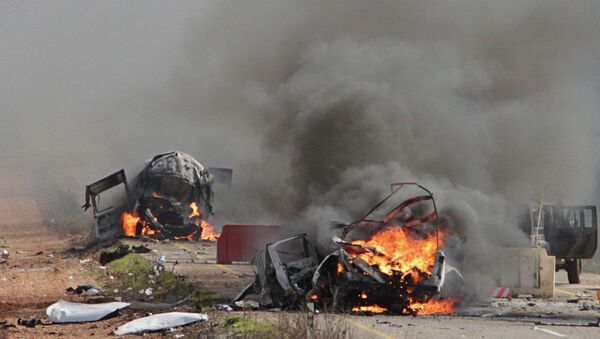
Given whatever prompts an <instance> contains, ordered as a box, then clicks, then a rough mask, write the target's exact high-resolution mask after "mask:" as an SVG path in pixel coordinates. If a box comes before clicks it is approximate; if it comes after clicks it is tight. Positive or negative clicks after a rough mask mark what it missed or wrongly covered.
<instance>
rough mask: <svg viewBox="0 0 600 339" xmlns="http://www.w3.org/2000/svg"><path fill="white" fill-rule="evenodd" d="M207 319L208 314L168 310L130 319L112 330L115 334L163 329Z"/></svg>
mask: <svg viewBox="0 0 600 339" xmlns="http://www.w3.org/2000/svg"><path fill="white" fill-rule="evenodd" d="M206 320H208V316H207V315H206V314H203V313H187V312H169V313H160V314H154V315H151V316H148V317H144V318H139V319H136V320H132V321H130V322H128V323H126V324H123V325H121V326H119V328H117V329H116V330H115V331H114V334H116V335H125V334H134V333H143V332H153V331H160V330H165V329H168V328H172V327H177V326H183V325H189V324H193V323H196V322H199V321H206Z"/></svg>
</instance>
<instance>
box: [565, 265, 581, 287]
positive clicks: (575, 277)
mask: <svg viewBox="0 0 600 339" xmlns="http://www.w3.org/2000/svg"><path fill="white" fill-rule="evenodd" d="M566 269H567V276H568V278H569V284H579V282H580V280H579V272H580V271H581V261H580V260H579V259H573V260H571V261H569V262H568V263H567V268H566Z"/></svg>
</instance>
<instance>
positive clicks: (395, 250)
mask: <svg viewBox="0 0 600 339" xmlns="http://www.w3.org/2000/svg"><path fill="white" fill-rule="evenodd" d="M407 186H412V187H413V188H416V189H417V190H419V191H420V192H424V193H425V194H423V193H420V194H421V195H417V196H414V197H411V198H408V199H406V200H404V201H402V202H401V203H399V204H397V205H395V206H394V205H391V206H393V208H391V209H388V208H386V206H387V205H389V203H390V201H391V200H392V199H391V198H392V197H394V196H396V195H397V193H398V192H399V191H400V190H401V189H402V188H404V187H407ZM382 212H385V213H383V214H382ZM417 214H421V216H417ZM437 220H438V213H437V208H436V206H435V200H434V198H433V194H432V193H431V192H430V191H428V190H427V189H426V188H424V187H422V186H420V185H418V184H416V183H399V184H394V185H392V193H391V194H390V195H388V196H387V197H386V198H385V199H384V200H382V201H381V202H380V203H378V204H377V205H376V206H375V207H374V208H373V209H372V210H371V211H369V213H367V214H366V215H365V216H364V217H363V218H362V219H360V220H358V221H355V222H352V223H350V224H347V225H344V224H342V225H340V226H341V227H343V231H342V232H341V235H340V237H338V236H333V237H332V242H333V245H334V246H335V248H336V249H335V250H334V251H333V252H331V253H330V254H328V255H326V256H324V257H323V258H322V259H321V260H319V259H320V256H319V255H318V254H317V251H316V250H315V247H313V245H312V244H311V242H310V241H309V239H308V237H307V235H305V234H301V235H297V236H294V237H291V238H287V239H283V240H280V241H277V242H275V243H271V244H268V245H267V246H266V249H265V250H264V251H260V252H258V253H257V254H256V256H255V258H254V263H255V265H256V279H255V282H254V283H252V284H250V285H249V286H247V287H246V288H245V289H244V290H243V291H242V292H241V293H240V294H239V295H238V296H237V297H236V298H235V299H234V302H238V301H241V300H243V299H245V298H246V297H250V296H251V295H255V296H257V297H258V300H259V303H260V305H261V307H264V308H297V307H300V306H301V305H302V304H303V303H305V302H314V303H315V306H316V307H318V308H319V309H322V310H330V311H342V312H347V311H351V312H364V313H390V314H405V315H417V314H445V313H452V312H453V310H454V309H455V308H456V306H457V303H458V299H457V298H456V297H452V296H450V295H449V294H448V293H447V292H446V291H445V289H446V287H447V285H449V284H453V285H456V284H459V285H460V284H462V282H463V281H462V276H461V274H460V272H459V271H458V270H457V269H456V268H454V267H452V266H451V265H449V264H448V262H447V260H446V256H445V255H444V252H442V250H441V248H443V247H444V238H445V235H446V233H445V232H446V231H445V230H444V229H442V228H441V227H440V226H438V225H439V223H437V222H436V221H437Z"/></svg>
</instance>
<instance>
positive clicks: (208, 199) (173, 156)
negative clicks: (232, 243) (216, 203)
mask: <svg viewBox="0 0 600 339" xmlns="http://www.w3.org/2000/svg"><path fill="white" fill-rule="evenodd" d="M231 177H232V170H231V169H225V168H204V167H203V166H202V165H201V164H200V163H199V162H198V161H196V160H195V159H194V158H192V157H191V156H190V155H188V154H185V153H181V152H169V153H164V154H159V155H157V156H155V157H154V158H152V159H151V160H149V161H148V162H147V164H146V167H145V168H144V170H143V171H142V172H141V173H140V174H139V175H138V176H137V177H136V179H135V183H134V185H133V191H131V190H130V188H129V185H128V183H127V179H126V177H125V171H124V170H121V171H119V172H117V173H114V174H112V175H110V176H108V177H106V178H104V179H101V180H99V181H97V182H95V183H93V184H91V185H88V186H87V187H86V203H85V205H84V206H83V208H84V209H86V210H87V209H88V208H90V207H93V210H94V218H95V219H96V235H97V236H98V237H105V236H106V235H107V234H113V233H116V232H119V231H120V232H121V233H122V234H123V235H124V236H126V237H137V236H151V237H156V238H161V239H162V238H173V239H191V240H199V239H202V240H212V241H215V240H216V239H217V238H218V234H217V233H216V232H215V229H214V227H213V226H212V225H211V224H210V222H209V221H208V220H209V218H210V216H211V215H212V214H213V213H214V208H213V205H212V203H213V199H214V193H213V190H212V185H213V183H214V182H215V179H216V181H218V182H225V183H227V184H230V183H231ZM121 184H123V185H124V187H125V195H126V199H125V202H124V203H120V204H119V205H120V207H118V208H114V207H108V208H106V209H101V208H100V207H99V200H100V199H99V195H100V193H102V192H104V191H107V190H109V189H111V188H113V187H115V186H118V185H121ZM119 226H120V227H119Z"/></svg>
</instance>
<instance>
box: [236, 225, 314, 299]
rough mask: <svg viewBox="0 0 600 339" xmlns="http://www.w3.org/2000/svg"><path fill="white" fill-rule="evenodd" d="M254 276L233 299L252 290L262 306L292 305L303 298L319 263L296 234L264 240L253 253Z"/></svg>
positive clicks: (309, 248) (307, 244) (308, 244)
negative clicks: (263, 247)
mask: <svg viewBox="0 0 600 339" xmlns="http://www.w3.org/2000/svg"><path fill="white" fill-rule="evenodd" d="M253 261H254V264H255V274H256V278H255V281H254V282H253V283H251V284H250V285H248V286H247V287H246V288H245V289H244V290H243V291H242V292H241V293H240V294H239V295H238V296H237V297H235V298H234V302H236V301H240V300H242V299H244V298H245V297H246V296H248V295H251V294H254V295H256V296H258V299H259V303H260V305H261V306H262V307H266V308H275V307H284V308H285V307H294V306H297V305H298V304H299V303H301V302H303V301H304V300H305V299H306V295H307V293H308V292H309V291H310V289H311V288H312V285H311V279H312V276H313V274H314V272H315V268H316V267H317V265H318V264H319V259H318V256H317V253H316V251H315V249H314V247H313V246H312V244H311V243H310V241H309V240H308V238H307V237H306V234H300V235H297V236H294V237H290V238H286V239H283V240H279V241H277V242H274V243H272V244H268V245H267V246H266V248H265V250H261V251H259V252H258V253H256V256H255V257H254V260H253Z"/></svg>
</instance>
